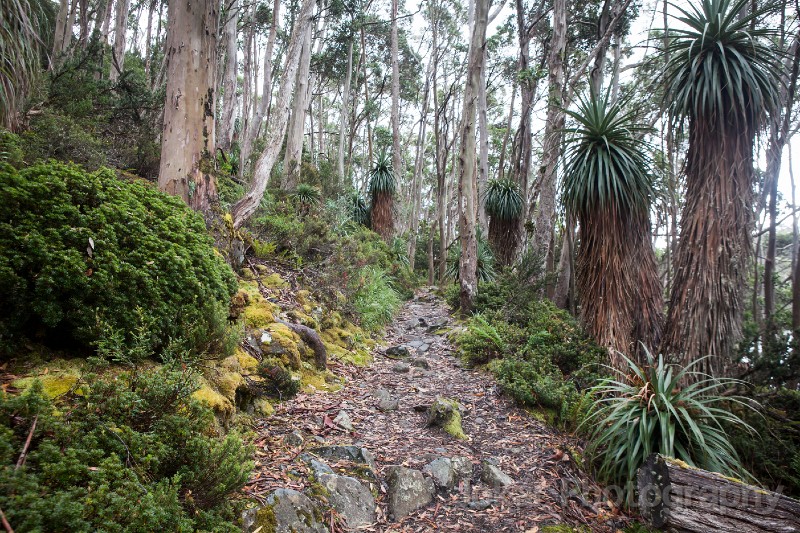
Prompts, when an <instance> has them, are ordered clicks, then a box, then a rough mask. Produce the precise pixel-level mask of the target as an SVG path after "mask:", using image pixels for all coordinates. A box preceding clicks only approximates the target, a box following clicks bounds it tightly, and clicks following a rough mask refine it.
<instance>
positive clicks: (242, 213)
mask: <svg viewBox="0 0 800 533" xmlns="http://www.w3.org/2000/svg"><path fill="white" fill-rule="evenodd" d="M315 5H316V0H303V4H302V6H301V8H300V13H299V14H298V16H297V20H296V21H295V24H294V28H292V35H291V37H290V38H289V46H288V48H287V50H286V62H285V64H284V68H283V73H282V74H281V82H280V89H279V90H278V95H277V97H276V101H275V109H274V111H273V112H272V114H271V117H270V118H271V120H270V121H269V124H268V129H267V146H266V148H265V149H264V152H263V153H262V154H261V155H260V156H259V158H258V161H256V165H255V171H254V173H253V181H252V183H251V185H250V189H249V190H248V191H247V193H246V194H245V196H244V197H243V198H242V199H241V200H239V201H238V202H237V203H236V205H234V206H233V208H232V209H231V215H232V216H233V224H234V227H236V228H239V227H241V226H242V224H244V222H245V221H246V220H247V219H248V218H250V216H251V215H252V214H253V213H254V212H255V211H256V209H257V208H258V204H259V203H261V199H262V198H263V197H264V191H266V190H267V182H268V181H269V175H270V172H271V171H272V167H273V166H274V165H275V161H276V160H277V158H278V154H279V153H280V150H281V145H282V144H283V138H284V135H285V134H286V124H287V122H288V119H289V107H290V106H291V102H290V95H291V94H292V90H293V89H294V84H295V81H296V79H297V70H298V66H299V64H300V55H301V50H302V46H303V41H304V40H305V34H306V32H308V31H311V16H312V14H313V11H314V6H315Z"/></svg>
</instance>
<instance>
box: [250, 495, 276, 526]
mask: <svg viewBox="0 0 800 533" xmlns="http://www.w3.org/2000/svg"><path fill="white" fill-rule="evenodd" d="M275 503H278V499H277V498H276V499H275ZM272 507H273V506H272V505H265V506H264V507H262V508H261V509H259V510H258V511H256V518H255V523H254V524H253V525H254V526H255V529H258V528H261V529H260V531H259V533H275V532H276V531H277V529H278V521H277V520H276V519H275V511H274V510H273V508H272Z"/></svg>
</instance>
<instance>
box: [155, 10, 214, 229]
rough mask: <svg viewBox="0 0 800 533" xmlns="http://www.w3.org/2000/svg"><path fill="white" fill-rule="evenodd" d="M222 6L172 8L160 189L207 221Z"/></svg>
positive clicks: (211, 197) (211, 199)
mask: <svg viewBox="0 0 800 533" xmlns="http://www.w3.org/2000/svg"><path fill="white" fill-rule="evenodd" d="M217 5H218V4H217V2H216V1H214V0H203V1H201V2H197V1H193V0H174V1H171V2H170V3H169V8H168V15H167V17H168V25H167V42H166V54H167V61H168V69H169V70H168V75H167V87H166V101H165V103H164V130H163V135H162V142H161V166H160V169H159V176H158V187H159V189H161V190H162V191H164V192H167V193H169V194H173V195H175V196H180V197H181V198H182V199H183V200H184V201H185V202H186V203H188V204H189V205H190V206H191V207H192V208H193V209H195V210H197V211H201V212H202V213H204V214H205V215H206V216H207V218H208V215H209V214H210V210H211V207H212V205H214V204H215V203H216V201H217V185H216V182H215V180H214V177H213V174H212V173H211V172H210V169H209V168H207V165H213V163H212V162H211V161H210V160H211V159H212V158H213V154H214V148H215V143H214V109H215V97H214V87H215V77H216V70H215V69H216V61H217V42H216V38H217V23H218V14H217Z"/></svg>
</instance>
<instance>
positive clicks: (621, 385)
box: [581, 351, 752, 483]
mask: <svg viewBox="0 0 800 533" xmlns="http://www.w3.org/2000/svg"><path fill="white" fill-rule="evenodd" d="M645 355H646V357H647V365H646V366H643V367H640V366H639V365H637V364H636V363H634V362H633V361H631V360H630V359H628V358H626V357H625V356H624V355H622V357H623V358H624V359H625V361H627V363H628V368H627V369H626V370H625V371H624V372H623V371H615V372H616V373H617V375H616V377H611V378H606V379H604V380H603V381H602V382H601V383H600V384H599V385H596V386H595V387H593V388H592V395H593V396H594V405H593V407H592V409H591V410H590V412H589V414H588V416H587V417H586V418H585V420H584V421H583V422H582V424H581V427H582V428H583V429H585V430H586V433H587V438H588V441H589V446H588V447H587V448H586V453H587V455H588V456H589V457H590V458H592V459H593V460H594V461H595V462H596V463H597V465H598V474H599V475H600V477H602V478H604V479H606V480H608V481H611V482H615V483H625V482H626V481H630V480H634V479H635V476H636V471H637V470H638V468H639V467H640V466H641V465H642V463H644V460H645V459H646V458H647V457H648V456H649V455H650V454H651V453H660V454H663V455H666V456H669V457H675V458H676V459H680V460H682V461H684V462H686V463H688V464H689V465H692V466H698V467H700V468H703V469H705V470H711V471H713V472H720V473H722V474H725V475H737V476H743V477H746V478H751V476H750V475H749V474H748V473H747V471H746V470H744V468H742V466H741V463H740V461H739V458H738V455H737V453H736V451H735V449H734V447H733V445H732V444H731V443H730V440H729V438H728V434H727V432H726V429H725V427H726V426H725V425H728V427H734V428H736V431H742V430H746V431H752V428H751V427H750V426H748V425H747V424H746V423H745V422H744V421H743V420H742V419H741V418H739V417H738V416H737V415H736V414H734V413H733V412H732V410H731V405H734V406H740V407H747V403H746V400H745V399H744V398H742V397H738V396H726V397H722V396H720V393H721V392H723V390H725V389H728V388H731V387H732V386H736V385H738V384H739V383H740V382H738V381H736V380H732V379H720V378H712V377H710V376H707V375H705V374H701V373H699V372H697V371H696V370H695V369H694V367H695V366H696V365H697V364H698V363H700V361H702V359H698V360H696V361H694V362H693V363H692V364H690V365H689V366H687V367H685V368H681V367H679V366H677V365H671V364H667V363H665V362H664V358H663V357H662V356H661V355H659V356H658V357H657V358H656V357H654V356H653V355H652V354H651V353H650V352H648V351H645ZM687 380H691V384H688V385H687V384H686V381H687Z"/></svg>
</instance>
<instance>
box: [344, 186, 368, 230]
mask: <svg viewBox="0 0 800 533" xmlns="http://www.w3.org/2000/svg"><path fill="white" fill-rule="evenodd" d="M348 201H349V207H350V218H351V219H352V220H353V222H355V223H356V224H361V225H362V226H366V225H368V224H369V207H368V206H367V202H366V200H364V197H363V196H361V193H359V192H358V191H351V192H350V194H349V196H348Z"/></svg>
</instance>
